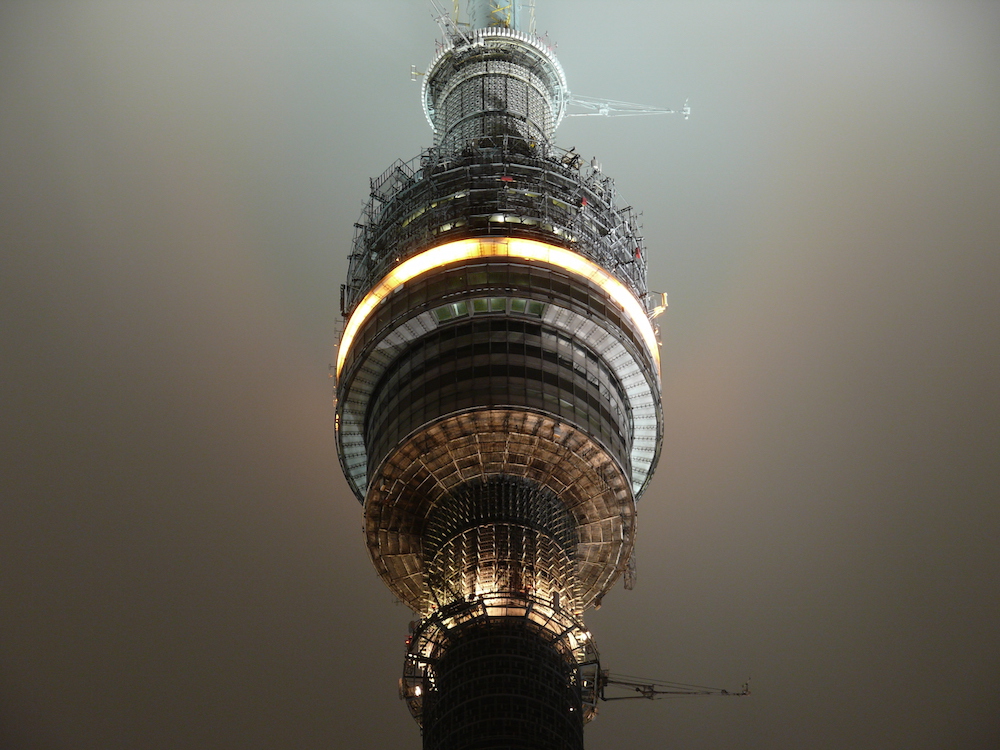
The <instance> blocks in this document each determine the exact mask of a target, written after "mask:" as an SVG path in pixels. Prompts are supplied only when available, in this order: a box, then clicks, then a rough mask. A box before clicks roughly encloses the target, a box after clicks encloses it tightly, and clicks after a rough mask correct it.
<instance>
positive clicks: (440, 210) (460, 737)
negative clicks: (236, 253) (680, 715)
mask: <svg viewBox="0 0 1000 750" xmlns="http://www.w3.org/2000/svg"><path fill="white" fill-rule="evenodd" d="M519 13H520V9H519V8H518V7H517V6H516V5H515V4H513V3H509V2H506V0H504V2H497V1H496V0H492V1H489V0H473V2H470V3H469V22H468V23H464V24H460V23H459V22H458V19H457V17H452V16H450V15H446V14H442V15H441V17H440V18H439V22H440V23H441V25H442V28H443V30H444V32H445V39H444V42H443V44H442V45H441V46H440V47H439V49H438V52H437V55H436V57H435V58H434V60H433V62H432V63H431V65H430V67H429V69H428V70H427V72H426V74H424V75H423V81H422V98H423V106H424V112H425V114H426V116H427V120H428V122H430V124H431V127H432V128H433V130H434V146H433V147H431V148H429V149H427V150H425V151H424V152H423V153H421V154H420V155H419V156H417V157H416V158H414V159H412V160H410V161H407V162H403V161H397V162H396V163H394V164H393V165H392V166H391V167H390V168H389V169H388V170H387V171H386V172H385V173H384V174H382V176H380V177H378V178H377V179H373V180H372V181H371V196H370V200H369V201H368V203H367V205H366V207H365V209H364V211H363V213H362V216H361V219H360V221H359V222H358V223H357V224H356V225H355V228H356V232H355V237H354V244H353V249H352V252H351V255H350V266H349V270H348V277H347V283H346V284H345V285H343V286H342V288H341V312H342V314H343V316H344V319H345V322H344V328H343V333H342V335H341V339H340V344H339V348H338V352H337V361H336V377H337V395H336V437H337V448H338V453H339V456H340V463H341V465H342V467H343V470H344V473H345V474H346V476H347V479H348V482H349V484H350V486H351V488H352V490H353V491H354V493H355V494H356V495H357V497H358V499H359V500H360V501H361V502H362V503H363V505H364V519H365V521H364V523H365V535H366V540H367V545H368V550H369V552H370V554H371V557H372V562H373V563H374V565H375V569H376V570H377V571H378V573H379V575H380V576H381V577H382V579H383V580H384V581H385V583H386V584H387V585H388V586H389V588H390V589H391V590H392V592H393V594H395V596H396V597H398V598H399V599H400V600H401V601H403V602H405V603H406V604H408V605H409V606H410V607H411V608H412V609H413V610H414V611H415V612H416V613H417V615H418V619H417V620H415V621H414V622H413V623H412V624H411V633H410V637H409V639H408V642H407V643H408V649H407V653H406V658H405V662H404V667H403V677H402V678H401V680H400V694H401V696H402V698H403V699H405V701H406V703H407V706H408V707H409V710H410V712H411V713H412V714H413V716H414V718H415V719H416V720H417V721H418V723H420V725H421V726H422V729H423V746H424V748H425V749H426V750H459V749H465V750H472V749H473V748H475V749H476V750H480V749H483V748H497V749H499V748H504V749H505V750H510V749H512V748H516V749H521V750H528V749H531V750H557V749H559V750H563V749H565V750H573V749H576V750H579V749H580V748H582V747H583V725H584V723H585V722H586V721H588V720H590V719H591V718H593V717H594V715H595V714H596V710H597V706H596V702H597V699H598V697H599V695H600V690H601V687H602V685H601V680H602V673H601V668H600V663H599V658H598V651H597V648H596V646H595V644H594V641H593V639H592V637H591V635H590V633H589V632H588V631H587V629H586V627H585V626H584V624H583V619H582V617H583V613H584V611H585V610H586V609H588V608H589V607H593V606H599V604H600V601H601V598H602V597H603V596H604V594H605V593H606V592H607V591H608V590H609V589H610V588H611V586H612V585H613V584H614V583H615V582H616V581H617V580H618V578H619V577H622V576H624V577H625V581H626V585H629V584H630V577H631V574H632V570H631V569H630V560H631V556H632V549H633V543H634V539H635V516H636V511H635V508H636V501H637V500H638V499H639V497H640V496H641V495H642V492H643V490H644V489H645V487H646V485H647V484H648V482H649V479H650V476H651V475H652V472H653V469H654V467H655V466H656V462H657V459H658V457H659V452H660V444H661V435H662V414H661V409H660V384H659V352H658V348H657V340H656V329H655V326H654V324H653V322H652V318H653V316H654V314H655V312H657V311H660V310H661V307H660V304H661V299H660V298H659V296H655V299H654V295H651V294H649V293H648V292H647V289H646V257H645V252H644V250H643V246H642V240H641V238H640V236H639V227H638V223H637V219H636V216H635V214H634V213H633V212H632V210H631V208H630V207H620V206H619V205H617V203H616V191H615V187H614V183H613V182H612V180H611V179H610V178H608V177H607V176H605V175H604V174H603V173H602V172H601V170H600V168H599V166H598V165H597V164H596V162H593V163H592V164H584V162H583V160H582V159H581V158H580V157H579V156H578V155H577V154H576V152H575V150H564V149H560V148H557V147H556V146H555V145H554V143H553V134H554V131H555V129H556V126H557V125H558V124H559V122H560V120H561V119H562V118H563V116H564V115H565V114H566V110H567V105H568V104H569V103H570V101H571V98H570V95H569V90H568V88H567V85H566V78H565V75H564V73H563V70H562V68H561V67H560V65H559V62H558V61H557V60H556V58H555V55H554V54H553V51H552V49H551V47H550V46H549V45H548V44H547V42H545V41H544V40H542V39H540V38H539V37H537V36H536V35H535V34H534V33H533V29H532V28H531V27H532V26H533V24H531V25H530V26H529V27H528V28H529V30H528V31H524V30H522V28H521V26H522V19H521V18H520V15H519ZM592 101H596V100H592ZM619 104H620V103H619Z"/></svg>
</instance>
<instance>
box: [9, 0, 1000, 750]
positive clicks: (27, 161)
mask: <svg viewBox="0 0 1000 750" xmlns="http://www.w3.org/2000/svg"><path fill="white" fill-rule="evenodd" d="M537 4H538V6H539V7H538V27H539V30H540V31H545V30H547V31H548V32H549V35H550V37H551V38H552V39H553V40H554V41H556V42H558V44H559V47H558V54H559V59H560V61H561V63H562V65H563V67H564V68H565V70H566V73H567V77H568V79H569V83H570V87H571V88H572V90H573V91H575V92H578V93H580V94H586V95H590V96H598V97H608V98H615V99H624V100H629V101H639V102H645V103H649V104H653V105H662V106H679V105H680V104H681V103H683V101H684V98H685V97H690V99H691V106H692V109H693V114H692V117H691V119H690V121H688V122H684V121H683V120H681V119H680V118H677V117H649V118H621V119H617V120H615V119H603V118H579V119H571V120H567V121H566V122H565V123H564V124H563V126H562V127H561V128H560V130H559V131H558V139H559V143H560V144H561V145H563V146H567V147H568V146H576V147H577V149H578V150H579V151H580V152H581V153H583V154H584V155H585V156H587V157H588V158H589V157H590V156H591V155H594V156H596V157H597V158H598V159H599V160H600V161H601V162H602V163H603V166H604V169H605V170H606V171H607V172H608V173H609V174H611V175H612V176H613V177H615V179H616V181H617V183H618V186H619V188H620V190H621V191H622V193H623V194H624V196H625V198H626V199H627V201H628V202H630V203H632V204H633V205H634V206H635V207H636V208H638V209H639V210H642V211H643V212H644V217H643V223H644V228H645V238H646V244H647V248H648V253H649V257H650V259H651V274H650V285H651V287H652V288H653V289H657V290H663V291H667V292H669V293H670V303H671V306H670V310H669V311H668V313H667V314H666V315H665V317H664V318H662V319H661V322H662V325H663V344H664V348H663V362H664V369H663V383H664V386H663V387H664V411H665V417H666V426H667V429H666V437H665V441H664V450H663V459H662V460H661V462H660V465H659V469H658V471H657V474H656V477H655V479H654V483H653V485H652V488H651V489H650V491H649V492H648V493H647V494H646V496H645V497H644V499H643V501H642V503H641V506H640V516H639V531H638V562H639V580H638V586H637V588H636V590H635V591H631V592H626V591H623V590H621V588H620V587H619V588H616V589H615V590H614V591H613V592H612V593H611V594H609V595H608V596H607V597H606V599H605V606H604V607H603V608H602V609H601V610H600V611H598V612H592V613H590V614H589V615H588V618H587V622H588V624H589V625H590V626H591V629H592V631H593V633H594V636H595V638H596V639H597V643H598V645H599V646H600V648H601V651H602V657H603V660H604V664H605V666H607V667H610V668H611V669H612V670H614V671H618V672H622V673H629V674H638V675H646V676H649V677H660V678H668V679H673V680H678V681H684V682H698V683H703V684H709V685H722V686H727V687H738V686H739V684H740V683H741V682H742V681H743V680H744V679H745V678H746V677H747V676H748V675H750V676H752V678H753V684H752V687H753V689H754V695H753V696H752V697H751V698H749V699H746V700H736V699H695V700H689V701H673V702H670V701H663V702H659V703H645V702H638V701H637V702H632V703H620V704H607V705H605V706H603V707H602V711H601V715H600V716H599V718H598V719H597V720H596V721H595V722H594V723H593V724H591V725H590V726H589V727H588V729H587V745H588V747H589V748H590V749H591V750H601V749H607V748H620V747H625V748H630V749H631V750H647V748H648V749H649V750H653V749H654V748H655V749H656V750H659V749H660V748H663V747H672V748H691V749H697V748H718V747H727V748H747V749H754V750H756V749H760V750H764V749H765V748H766V749H767V750H785V749H788V750H791V749H793V748H795V749H798V748H822V749H826V748H829V749H831V750H832V749H834V748H867V747H872V748H875V747H878V748H882V747H908V748H911V749H914V750H923V749H925V748H926V749H929V748H945V747H947V748H992V747H997V746H998V745H1000V718H998V717H1000V697H998V696H1000V639H998V637H997V632H998V630H1000V546H998V543H997V538H998V532H1000V503H998V499H997V495H998V493H997V477H998V474H1000V472H998V469H1000V467H998V446H1000V434H998V432H1000V427H998V425H1000V418H998V417H1000V389H998V380H1000V351H998V349H1000V347H998V341H1000V301H998V295H997V282H998V278H1000V273H998V271H1000V268H998V266H1000V255H998V250H1000V138H998V135H997V134H998V133H1000V73H998V71H1000V6H998V5H997V4H995V3H990V2H983V3H972V2H757V3H748V2H677V3H672V2H671V3H663V2H659V3H653V2H619V3H615V4H609V3H601V2H587V1H582V2H572V3H570V2H564V1H562V0H538V3H537ZM436 35H437V28H436V26H435V25H434V24H433V22H432V20H431V16H430V12H429V9H428V5H427V4H426V3H425V2H422V0H409V1H408V2H402V1H400V2H370V3H343V2H281V3H277V2H240V3H236V2H222V1H221V0H198V1H197V2H195V1H193V0H192V1H191V2H179V1H178V2H166V1H160V2H158V1H156V0H150V1H149V2H142V3H135V2H117V3H113V2H96V1H95V2H64V3H57V2H52V3H30V2H13V3H7V4H5V5H4V7H3V9H2V10H0V247H2V255H0V259H2V261H0V262H2V266H0V309H2V319H0V320H2V326H0V351H2V352H3V355H2V356H0V382H2V384H3V395H2V398H0V424H2V425H3V427H4V429H3V430H2V431H0V435H2V440H3V449H2V451H0V467H2V469H0V476H2V478H3V480H2V486H3V497H2V502H0V745H2V746H3V747H5V748H17V749H20V748H45V749H46V750H47V749H49V748H51V749H62V748H74V750H76V749H79V748H101V749H103V748H109V747H122V748H164V749H166V748H207V747H212V748H234V749H235V748H239V749H241V750H242V749H244V748H329V747H345V748H371V749H373V750H374V749H376V748H387V747H394V748H418V747H419V735H418V732H417V729H416V727H415V725H414V724H413V722H412V720H411V719H410V718H409V715H408V714H407V712H406V710H405V708H404V706H403V705H402V704H401V703H400V702H399V701H398V699H397V698H396V680H397V678H398V675H399V673H400V669H401V665H402V657H403V639H404V638H405V636H406V623H407V622H408V620H409V619H410V614H409V611H408V610H407V609H406V608H405V607H403V606H401V605H395V604H394V603H393V601H392V598H391V596H390V594H389V593H388V590H387V589H386V588H385V587H384V585H383V584H382V583H381V582H380V581H379V580H378V578H377V576H376V575H375V573H374V570H373V569H372V567H371V564H370V562H369V561H368V558H367V553H366V551H365V549H364V544H363V540H362V535H361V509H360V507H359V506H358V504H357V503H356V501H355V500H354V499H353V498H352V496H351V495H350V493H349V491H348V489H347V486H346V483H345V481H344V479H343V477H342V476H341V474H340V469H339V467H338V465H337V462H336V457H335V452H334V445H333V435H332V425H331V422H332V408H331V397H332V386H331V382H330V381H329V380H328V379H327V365H328V363H329V362H331V361H332V349H333V343H334V325H335V318H336V312H337V302H338V288H339V285H340V283H341V281H342V280H343V278H344V275H345V272H346V255H347V252H348V249H349V244H350V239H351V236H352V224H353V222H354V221H356V220H357V217H358V213H359V210H360V207H361V204H362V201H363V200H364V198H365V195H366V192H367V186H368V178H369V177H373V176H376V175H377V174H379V173H380V172H381V171H382V170H383V169H385V168H386V167H387V166H388V165H389V164H390V163H391V162H392V161H393V160H394V159H396V158H398V157H401V158H404V159H405V158H409V157H411V156H413V155H415V154H416V153H417V152H418V151H419V150H420V148H421V147H423V146H426V145H429V144H430V141H431V133H430V130H429V128H428V127H427V125H426V122H425V120H424V119H423V115H422V112H421V110H420V106H419V101H418V91H419V87H418V86H417V85H416V84H414V83H411V82H410V81H409V66H410V65H411V64H415V65H417V67H418V68H422V67H423V66H424V65H425V64H426V63H427V62H428V61H429V60H430V58H431V57H432V55H433V52H434V40H435V38H436Z"/></svg>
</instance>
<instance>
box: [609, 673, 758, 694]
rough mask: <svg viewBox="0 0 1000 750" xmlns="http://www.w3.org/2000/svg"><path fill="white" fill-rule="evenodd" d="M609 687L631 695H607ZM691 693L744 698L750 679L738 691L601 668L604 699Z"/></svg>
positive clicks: (747, 691)
mask: <svg viewBox="0 0 1000 750" xmlns="http://www.w3.org/2000/svg"><path fill="white" fill-rule="evenodd" d="M608 689H612V690H614V689H617V690H623V691H630V692H631V694H630V695H610V696H609V695H607V691H608ZM690 695H718V696H723V697H730V698H733V697H735V698H742V697H745V696H748V695H750V680H747V681H746V682H744V683H743V686H742V687H741V688H740V690H738V691H730V690H726V689H725V688H716V687H708V686H706V685H689V684H687V683H683V682H669V681H666V680H649V679H645V678H642V677H633V676H631V675H619V674H612V673H611V672H609V671H608V670H606V669H605V670H601V676H600V680H599V682H598V697H599V698H600V699H601V700H602V701H625V700H634V699H638V698H644V699H646V700H656V699H657V698H671V697H678V696H690Z"/></svg>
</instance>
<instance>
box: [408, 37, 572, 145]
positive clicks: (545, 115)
mask: <svg viewBox="0 0 1000 750" xmlns="http://www.w3.org/2000/svg"><path fill="white" fill-rule="evenodd" d="M567 95H568V89H567V85H566V76H565V74H564V73H563V69H562V66H560V65H559V61H558V60H557V59H556V57H555V55H554V54H553V53H552V50H551V49H549V48H548V47H547V46H546V44H545V43H543V42H542V41H541V40H540V39H538V38H537V37H535V36H533V35H530V34H526V33H524V32H522V31H518V30H517V29H514V28H505V27H503V26H491V27H487V28H480V29H476V30H475V31H471V32H469V33H468V34H467V35H465V34H461V35H454V36H452V37H450V38H449V40H448V41H447V42H446V43H445V44H444V46H443V47H441V49H440V50H439V51H438V54H437V56H436V57H435V58H434V60H433V62H432V63H431V66H430V68H429V69H428V71H427V75H426V76H424V81H423V90H422V99H423V105H424V114H425V115H426V117H427V121H428V122H429V123H430V125H431V127H432V128H433V129H434V143H435V144H436V145H439V146H444V147H446V148H452V149H461V148H464V147H465V146H466V145H468V144H470V143H473V142H475V141H477V140H478V139H481V138H494V137H497V136H504V135H506V136H516V137H520V138H523V139H524V140H525V141H526V142H527V143H529V144H539V143H547V142H549V141H551V140H552V136H553V134H554V132H555V129H556V127H557V126H558V125H559V122H560V121H561V120H562V118H563V115H564V114H565V112H566V100H567Z"/></svg>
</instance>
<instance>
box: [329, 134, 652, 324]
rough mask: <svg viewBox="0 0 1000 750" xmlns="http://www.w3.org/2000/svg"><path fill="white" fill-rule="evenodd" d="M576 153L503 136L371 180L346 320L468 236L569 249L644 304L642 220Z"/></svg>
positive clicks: (435, 152) (400, 165)
mask: <svg viewBox="0 0 1000 750" xmlns="http://www.w3.org/2000/svg"><path fill="white" fill-rule="evenodd" d="M582 161H583V160H582V159H581V158H580V157H579V155H578V154H576V153H575V151H572V150H570V151H566V150H561V149H557V148H555V147H553V146H543V147H537V148H530V147H529V146H527V145H526V144H525V142H524V141H523V140H521V139H520V138H513V137H504V138H501V139H499V142H498V143H496V144H493V145H489V146H470V147H467V148H466V149H464V150H463V151H462V152H460V153H454V152H448V151H445V150H442V149H438V148H432V149H428V150H427V151H425V152H424V153H423V154H421V155H420V156H418V157H416V158H415V159H411V160H410V161H407V162H402V161H398V162H396V163H395V164H394V165H393V166H391V167H390V168H389V169H388V170H386V172H385V173H383V174H382V176H381V177H379V178H377V179H374V180H372V183H371V196H370V199H369V201H368V204H367V205H366V207H365V209H364V211H363V212H362V215H361V220H360V221H359V222H358V223H357V224H356V225H355V230H356V231H355V236H354V246H353V250H352V252H351V256H350V265H349V269H348V275H347V284H346V285H345V287H344V293H343V297H342V300H341V308H342V312H343V313H344V314H345V315H349V314H350V313H351V312H352V311H353V309H354V307H355V306H356V305H357V304H358V302H359V301H360V300H361V298H362V297H364V295H365V294H366V293H367V292H368V291H369V290H370V289H371V288H372V287H373V286H374V285H375V284H376V283H378V281H379V280H380V279H382V278H383V277H384V276H385V275H386V274H387V273H389V271H391V270H392V269H393V268H395V267H396V266H397V265H398V264H399V263H401V262H402V261H404V260H405V259H406V258H408V257H411V256H413V255H416V254H417V253H419V252H421V251H422V250H425V249H426V248H428V247H430V246H432V245H438V244H442V243H444V242H448V241H452V240H458V239H465V238H469V237H488V236H495V237H504V236H506V237H521V238H525V239H535V240H540V241H543V242H546V243H549V244H553V245H557V246H561V247H565V248H567V249H570V250H573V251H575V252H577V253H579V254H580V255H583V256H584V257H586V258H587V259H589V260H591V261H593V262H594V263H596V264H598V265H599V266H601V267H602V268H604V269H605V270H607V271H608V272H609V273H611V274H612V275H614V276H615V277H617V278H618V279H619V280H620V281H621V282H622V283H623V284H625V286H626V287H627V288H628V289H629V291H631V292H632V294H634V295H635V296H636V298H637V299H638V300H639V301H640V302H645V298H646V292H647V289H646V255H645V251H644V249H643V245H642V238H641V236H640V234H639V231H640V229H639V222H638V217H637V216H636V214H635V213H634V212H633V211H632V209H631V207H630V206H624V207H621V206H619V205H618V203H619V200H618V195H617V191H616V190H615V185H614V181H613V180H611V178H609V177H607V176H606V175H604V174H603V173H602V172H600V171H599V170H597V169H593V168H591V167H589V166H584V165H583V164H582Z"/></svg>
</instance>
